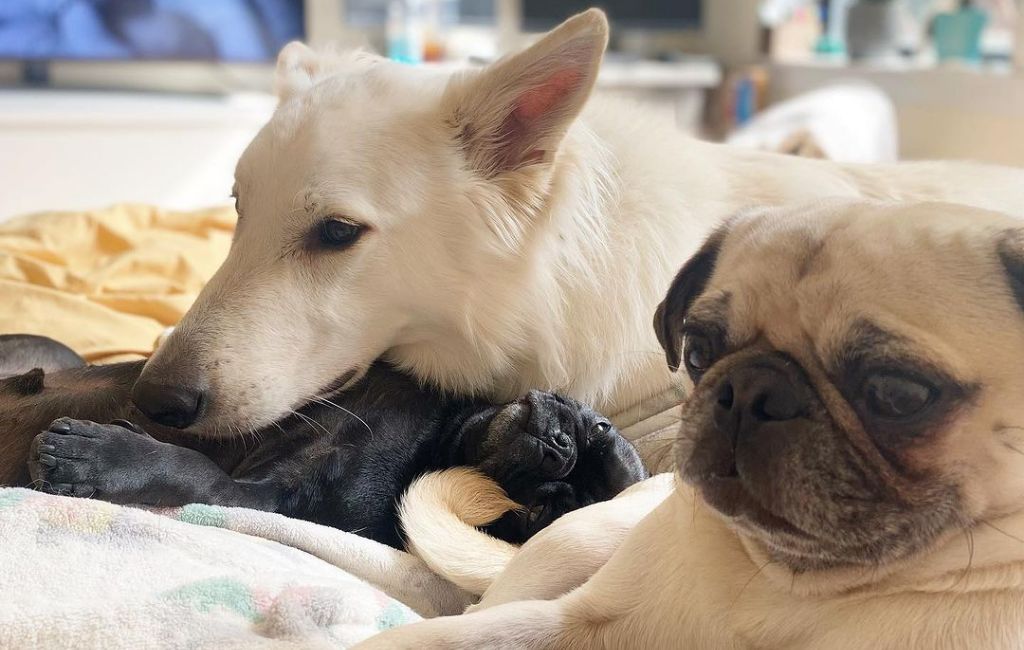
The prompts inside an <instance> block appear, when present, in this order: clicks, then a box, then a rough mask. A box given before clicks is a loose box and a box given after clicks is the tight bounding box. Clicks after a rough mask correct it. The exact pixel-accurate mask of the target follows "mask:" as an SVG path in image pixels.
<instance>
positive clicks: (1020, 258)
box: [996, 230, 1024, 309]
mask: <svg viewBox="0 0 1024 650" xmlns="http://www.w3.org/2000/svg"><path fill="white" fill-rule="evenodd" d="M996 251H997V252H998V254H999V261H1000V262H1002V264H1003V270H1004V271H1006V280H1007V282H1008V283H1009V285H1010V292H1011V293H1012V294H1013V297H1014V299H1015V300H1016V301H1017V305H1018V306H1020V308H1021V309H1024V230H1005V231H1003V232H1002V233H1001V234H1000V236H999V239H998V241H997V242H996Z"/></svg>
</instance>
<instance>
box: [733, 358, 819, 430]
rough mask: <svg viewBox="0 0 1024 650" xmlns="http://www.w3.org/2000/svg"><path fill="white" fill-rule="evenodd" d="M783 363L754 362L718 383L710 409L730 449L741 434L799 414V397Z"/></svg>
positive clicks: (800, 408)
mask: <svg viewBox="0 0 1024 650" xmlns="http://www.w3.org/2000/svg"><path fill="white" fill-rule="evenodd" d="M784 364H786V362H785V361H779V362H767V363H766V362H758V363H755V364H751V365H749V366H743V367H741V368H737V369H735V370H733V371H732V372H731V373H729V375H728V376H727V377H726V378H725V379H724V381H722V384H721V386H719V388H718V395H717V399H716V403H715V406H714V421H715V426H716V428H717V429H718V430H719V431H720V432H721V433H723V434H725V435H727V436H729V439H730V441H731V442H732V444H733V446H735V445H736V440H737V439H738V438H739V437H740V436H741V435H749V434H753V433H756V432H757V430H758V429H761V428H763V427H764V426H765V425H766V424H768V423H771V422H785V421H787V420H793V419H796V418H798V417H800V416H801V415H803V411H804V409H803V398H802V396H801V395H800V391H799V389H798V388H797V386H796V384H795V383H794V381H793V378H792V377H791V376H790V373H788V372H786V371H785V370H784V368H783V367H782V366H783V365H784Z"/></svg>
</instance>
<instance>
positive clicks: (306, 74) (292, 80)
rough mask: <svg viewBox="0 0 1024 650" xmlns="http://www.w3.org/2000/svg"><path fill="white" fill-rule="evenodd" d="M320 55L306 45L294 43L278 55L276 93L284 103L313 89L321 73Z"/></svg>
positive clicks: (286, 46)
mask: <svg viewBox="0 0 1024 650" xmlns="http://www.w3.org/2000/svg"><path fill="white" fill-rule="evenodd" d="M320 66H321V61H320V55H319V54H317V53H316V52H315V51H313V50H312V49H311V48H310V47H309V46H308V45H306V44H305V43H301V42H299V41H292V42H291V43H288V44H287V45H285V46H284V47H283V48H282V49H281V52H280V53H279V54H278V55H277V70H276V71H275V78H274V92H275V93H277V97H278V99H280V100H281V101H282V102H283V101H284V100H286V99H288V98H289V97H291V96H293V95H296V94H298V93H301V92H305V91H306V90H308V89H309V88H310V87H312V85H313V82H314V81H315V80H316V78H317V76H318V75H319V73H320Z"/></svg>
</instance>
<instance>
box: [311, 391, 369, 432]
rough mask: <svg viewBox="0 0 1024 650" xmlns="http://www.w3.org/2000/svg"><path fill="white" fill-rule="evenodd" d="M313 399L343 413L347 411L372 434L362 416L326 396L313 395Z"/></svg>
mask: <svg viewBox="0 0 1024 650" xmlns="http://www.w3.org/2000/svg"><path fill="white" fill-rule="evenodd" d="M313 401H314V402H317V403H319V404H323V405H325V406H333V407H334V408H336V409H338V410H339V411H342V412H344V413H348V414H349V415H351V416H352V417H354V418H355V419H357V420H359V422H360V424H362V425H363V426H364V427H366V430H367V431H368V432H369V433H370V436H371V437H372V436H373V429H372V428H370V425H369V424H367V423H366V420H364V419H363V418H361V417H359V416H358V415H356V414H355V413H353V412H352V411H350V410H348V409H347V408H345V407H344V406H341V405H340V404H337V403H335V402H332V401H331V400H329V399H327V398H326V397H314V398H313Z"/></svg>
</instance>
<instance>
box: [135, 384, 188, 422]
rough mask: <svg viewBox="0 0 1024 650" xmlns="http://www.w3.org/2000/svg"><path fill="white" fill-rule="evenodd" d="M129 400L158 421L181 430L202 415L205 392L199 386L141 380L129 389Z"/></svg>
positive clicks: (153, 419)
mask: <svg viewBox="0 0 1024 650" xmlns="http://www.w3.org/2000/svg"><path fill="white" fill-rule="evenodd" d="M132 401H133V402H135V406H137V407H138V409H139V410H140V411H142V413H143V414H144V415H145V416H146V417H147V418H149V419H150V420H152V421H154V422H156V423H157V424H162V425H164V426H168V427H174V428H175V429H184V428H185V427H187V426H189V425H190V424H192V423H194V422H195V421H196V420H198V419H199V416H200V415H202V412H203V407H204V406H205V404H206V394H205V391H203V390H202V389H201V388H199V387H196V386H187V385H172V384H166V383H160V382H153V381H147V380H145V379H140V380H139V381H137V382H136V383H135V386H134V388H132Z"/></svg>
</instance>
